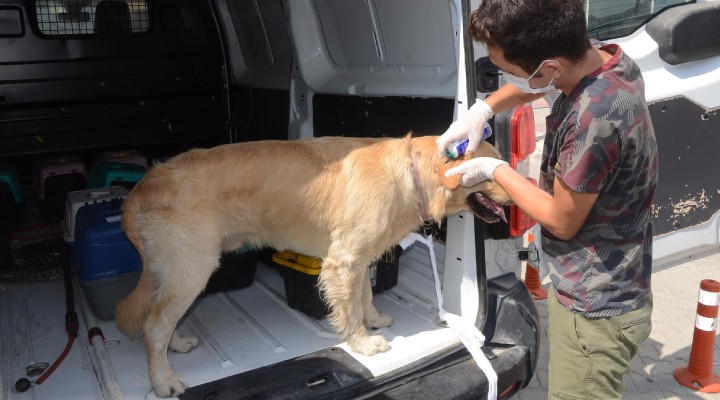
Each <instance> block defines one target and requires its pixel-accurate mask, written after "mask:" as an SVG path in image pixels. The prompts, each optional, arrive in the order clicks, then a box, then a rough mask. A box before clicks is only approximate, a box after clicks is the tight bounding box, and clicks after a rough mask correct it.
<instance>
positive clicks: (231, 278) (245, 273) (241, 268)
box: [203, 249, 258, 295]
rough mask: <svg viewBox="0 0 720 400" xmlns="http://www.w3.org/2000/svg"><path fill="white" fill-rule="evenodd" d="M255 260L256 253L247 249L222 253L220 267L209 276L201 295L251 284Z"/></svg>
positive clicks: (255, 264)
mask: <svg viewBox="0 0 720 400" xmlns="http://www.w3.org/2000/svg"><path fill="white" fill-rule="evenodd" d="M257 262H258V256H257V253H256V252H255V251H251V250H249V249H238V250H235V251H233V252H228V253H223V254H222V256H221V257H220V267H219V268H218V269H217V270H216V271H215V272H213V274H212V276H210V280H209V281H208V284H207V286H206V287H205V291H204V292H203V295H207V294H210V293H215V292H225V291H228V290H235V289H242V288H246V287H248V286H250V285H252V283H253V282H254V281H255V272H256V271H257Z"/></svg>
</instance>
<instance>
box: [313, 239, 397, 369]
mask: <svg viewBox="0 0 720 400" xmlns="http://www.w3.org/2000/svg"><path fill="white" fill-rule="evenodd" d="M333 248H336V249H338V248H339V249H344V248H345V249H346V248H347V247H346V246H331V248H330V251H329V252H328V256H327V257H326V258H325V259H324V260H323V264H322V268H321V269H320V280H319V283H320V289H321V291H322V294H323V298H324V299H325V301H326V302H327V303H328V305H329V306H330V315H329V320H330V323H331V324H333V326H335V328H336V329H337V330H338V331H339V333H340V334H341V335H342V337H343V338H344V339H345V340H347V342H348V346H350V348H351V349H352V350H353V351H356V352H358V353H361V354H365V355H368V356H370V355H373V354H376V353H380V352H384V351H387V350H389V349H390V345H389V344H388V342H387V340H385V338H384V337H382V336H380V335H374V336H370V335H369V334H368V331H367V329H365V325H363V314H364V312H363V290H364V287H363V286H364V285H365V282H364V281H365V280H367V281H368V283H367V284H368V286H369V285H370V282H369V279H370V278H369V276H368V274H367V269H366V268H367V265H369V263H370V260H366V259H363V258H362V257H355V256H353V252H352V251H350V250H340V251H333Z"/></svg>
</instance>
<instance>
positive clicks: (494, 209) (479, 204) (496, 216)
mask: <svg viewBox="0 0 720 400" xmlns="http://www.w3.org/2000/svg"><path fill="white" fill-rule="evenodd" d="M468 204H469V205H470V208H471V209H472V210H473V212H474V213H475V214H476V215H477V216H478V217H480V219H482V220H483V221H485V222H489V223H495V222H499V221H500V220H502V221H503V222H505V223H507V218H506V217H505V210H504V209H503V208H502V206H500V205H499V204H498V203H496V202H494V201H493V200H492V199H491V198H489V197H487V196H485V195H484V194H482V193H480V192H476V193H472V194H470V196H468Z"/></svg>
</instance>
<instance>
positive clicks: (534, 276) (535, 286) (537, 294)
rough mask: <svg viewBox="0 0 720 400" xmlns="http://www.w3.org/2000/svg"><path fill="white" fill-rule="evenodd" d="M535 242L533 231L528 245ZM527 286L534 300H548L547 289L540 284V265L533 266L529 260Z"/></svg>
mask: <svg viewBox="0 0 720 400" xmlns="http://www.w3.org/2000/svg"><path fill="white" fill-rule="evenodd" d="M533 242H535V236H534V235H533V233H532V231H530V232H528V243H533ZM525 286H526V287H527V288H528V290H529V291H530V296H532V298H533V300H543V299H547V297H548V292H547V289H545V288H544V287H542V283H541V282H540V272H539V271H538V265H533V262H531V261H530V259H529V258H528V261H527V266H526V267H525Z"/></svg>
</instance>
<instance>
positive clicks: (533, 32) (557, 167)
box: [438, 0, 657, 399]
mask: <svg viewBox="0 0 720 400" xmlns="http://www.w3.org/2000/svg"><path fill="white" fill-rule="evenodd" d="M468 25H469V31H470V34H471V35H472V37H473V39H475V40H477V41H479V42H482V43H483V44H485V45H486V46H487V48H488V51H489V56H490V59H491V61H492V62H493V63H494V64H495V65H496V66H497V67H498V68H499V69H500V70H501V71H502V73H503V75H504V76H505V78H506V79H507V81H508V82H509V83H510V84H507V85H504V86H503V87H502V88H500V90H498V91H497V92H496V93H494V94H493V95H491V96H489V97H488V98H486V99H485V100H484V101H483V100H479V101H477V102H476V103H475V104H474V105H473V106H472V107H471V108H470V110H469V111H468V112H467V113H465V114H464V115H463V117H462V118H461V119H459V120H458V121H456V122H454V123H453V124H452V125H451V126H450V128H449V129H448V131H447V132H446V133H445V134H443V136H441V137H440V138H439V139H438V150H439V151H440V152H441V154H442V151H443V150H444V149H445V147H446V146H447V144H448V143H450V142H451V141H452V140H456V139H458V138H464V137H468V138H470V145H469V146H468V149H469V150H470V151H473V150H474V149H475V148H477V144H478V142H479V136H480V129H482V125H483V123H484V122H485V121H486V120H487V119H489V118H491V117H492V116H493V114H494V113H496V112H500V111H503V110H507V109H509V108H510V107H513V106H517V105H520V104H523V103H526V102H529V101H533V100H536V99H539V98H540V97H542V96H543V95H544V94H546V93H550V92H556V91H557V90H558V89H559V90H560V92H561V93H560V94H559V97H558V98H557V100H556V101H555V102H554V105H553V107H552V113H551V114H550V115H549V116H548V118H547V132H546V138H545V144H544V149H543V157H542V164H541V168H540V169H541V172H540V174H541V177H540V182H539V187H536V186H534V185H533V184H531V183H529V182H528V181H527V180H526V179H525V178H524V177H522V176H520V175H519V174H517V173H516V172H515V171H514V170H513V169H512V168H510V167H509V166H508V165H507V163H506V162H504V161H501V160H495V159H491V158H476V159H473V160H470V161H467V162H464V163H463V164H461V165H460V166H458V167H455V168H453V169H451V170H449V171H448V173H447V175H448V176H451V175H458V174H461V175H462V179H461V183H462V184H464V185H472V184H473V183H476V182H478V181H482V180H486V179H494V180H495V182H497V183H498V184H500V185H501V186H502V187H503V188H504V189H505V190H506V191H507V192H508V194H509V195H510V196H511V197H512V199H513V200H514V201H515V204H516V205H517V206H518V207H520V208H521V209H523V210H524V211H525V212H526V213H527V214H529V215H530V216H531V217H532V218H533V219H535V221H537V222H538V223H539V224H540V226H541V227H542V235H541V236H542V237H541V240H542V249H543V254H542V256H541V261H542V263H543V264H544V266H545V267H547V269H548V271H549V272H550V277H551V280H552V289H553V290H552V294H551V296H550V297H549V299H548V308H549V314H550V315H549V320H548V331H549V343H550V365H549V388H548V396H549V398H559V399H590V398H596V399H614V398H617V399H619V398H621V397H622V395H623V389H624V385H623V377H624V375H625V374H626V373H628V372H629V370H630V360H631V358H632V357H633V356H634V355H635V353H636V352H637V349H638V347H639V345H640V344H641V343H642V342H643V341H644V340H645V339H646V338H647V336H648V335H649V334H650V328H651V322H650V314H651V311H652V294H651V291H650V272H651V262H652V233H653V230H652V216H651V205H652V200H653V196H654V194H655V188H656V183H657V148H656V143H655V134H654V132H653V128H652V125H651V122H650V117H649V113H648V109H647V105H646V103H645V94H644V83H643V79H642V76H641V74H640V70H639V69H638V67H637V65H635V63H634V62H633V61H632V60H631V59H630V58H629V57H628V56H627V55H625V54H624V53H623V51H622V50H621V49H620V48H619V47H618V46H617V45H602V44H601V43H591V42H590V40H589V38H588V32H587V27H586V23H585V15H584V11H583V5H582V3H581V1H579V0H577V1H576V0H484V1H483V2H482V4H481V5H480V7H479V8H478V9H477V10H475V11H474V12H473V13H472V15H471V16H470V19H469V24H468Z"/></svg>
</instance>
